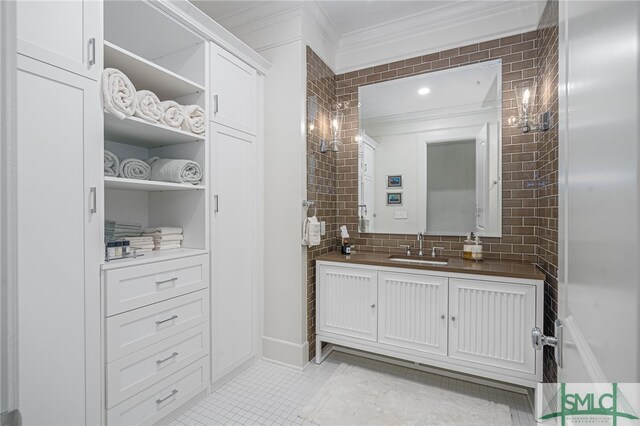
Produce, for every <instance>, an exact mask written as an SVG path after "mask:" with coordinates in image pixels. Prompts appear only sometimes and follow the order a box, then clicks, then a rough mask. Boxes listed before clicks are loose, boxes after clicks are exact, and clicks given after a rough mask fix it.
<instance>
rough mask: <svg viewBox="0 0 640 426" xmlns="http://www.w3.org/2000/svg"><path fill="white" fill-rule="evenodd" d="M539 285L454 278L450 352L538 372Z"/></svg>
mask: <svg viewBox="0 0 640 426" xmlns="http://www.w3.org/2000/svg"><path fill="white" fill-rule="evenodd" d="M535 297H536V287H535V286H533V285H526V284H508V283H503V282H488V281H480V280H476V279H453V278H452V279H450V280H449V316H450V321H449V357H450V358H452V359H459V360H465V361H471V362H477V363H480V364H484V365H490V366H493V367H500V368H504V369H508V370H513V371H521V372H524V373H530V374H534V373H535V355H536V352H535V351H534V350H532V349H531V343H530V341H531V329H532V328H533V327H535V326H536V312H535V308H536V300H535Z"/></svg>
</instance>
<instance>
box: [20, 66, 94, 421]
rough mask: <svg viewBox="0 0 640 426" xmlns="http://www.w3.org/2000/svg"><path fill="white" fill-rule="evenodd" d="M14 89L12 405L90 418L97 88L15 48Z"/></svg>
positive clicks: (65, 417)
mask: <svg viewBox="0 0 640 426" xmlns="http://www.w3.org/2000/svg"><path fill="white" fill-rule="evenodd" d="M17 96H18V101H17V118H18V144H17V147H18V153H17V154H18V167H17V170H18V172H17V174H18V176H17V181H18V202H17V208H18V247H17V252H18V277H19V281H18V291H19V294H18V315H19V318H18V323H19V324H20V326H19V331H18V339H17V340H18V342H19V344H18V351H19V360H18V361H19V362H18V365H19V372H18V377H19V378H20V387H19V399H20V410H21V411H22V417H23V422H24V424H99V423H100V418H101V417H100V412H101V408H100V407H101V403H100V395H101V384H100V375H101V364H100V360H101V351H100V347H101V337H100V275H99V271H100V266H99V265H100V259H101V254H102V253H103V252H104V248H103V247H104V246H103V245H102V228H103V226H104V222H103V219H102V217H101V214H100V213H98V212H100V211H101V203H102V202H101V199H102V197H101V193H102V190H101V185H100V184H99V182H100V179H101V170H102V163H103V162H102V138H103V135H102V111H101V110H102V108H101V103H100V88H99V84H98V83H97V82H95V81H92V80H89V79H87V78H83V77H80V76H78V75H76V74H73V73H70V72H67V71H64V70H62V69H60V68H56V67H52V66H50V65H47V64H44V63H43V62H39V61H36V60H33V59H30V58H26V57H24V56H22V55H18V81H17ZM92 187H93V188H95V192H94V191H92V190H91V188H92ZM93 211H97V212H96V213H93Z"/></svg>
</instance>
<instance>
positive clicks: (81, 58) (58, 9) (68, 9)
mask: <svg viewBox="0 0 640 426" xmlns="http://www.w3.org/2000/svg"><path fill="white" fill-rule="evenodd" d="M17 15H18V16H17V33H18V53H21V54H23V55H25V56H29V57H31V58H34V59H38V60H40V61H43V62H46V63H48V64H50V65H54V66H56V67H59V68H62V69H65V70H67V71H71V72H73V73H76V74H80V75H83V76H85V77H89V78H92V79H94V80H98V79H99V78H100V73H101V71H102V44H103V40H102V1H101V0H34V1H18V2H17Z"/></svg>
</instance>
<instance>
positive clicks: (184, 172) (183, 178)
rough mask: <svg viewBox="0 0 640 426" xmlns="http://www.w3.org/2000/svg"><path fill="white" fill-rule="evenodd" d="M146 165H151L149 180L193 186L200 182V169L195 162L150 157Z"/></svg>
mask: <svg viewBox="0 0 640 426" xmlns="http://www.w3.org/2000/svg"><path fill="white" fill-rule="evenodd" d="M147 163H148V164H150V165H151V180H159V181H163V182H175V183H191V184H193V185H197V184H199V183H200V182H201V181H202V169H201V168H200V165H199V164H198V163H196V162H195V161H191V160H173V159H168V158H167V159H163V158H159V157H151V158H149V159H148V160H147Z"/></svg>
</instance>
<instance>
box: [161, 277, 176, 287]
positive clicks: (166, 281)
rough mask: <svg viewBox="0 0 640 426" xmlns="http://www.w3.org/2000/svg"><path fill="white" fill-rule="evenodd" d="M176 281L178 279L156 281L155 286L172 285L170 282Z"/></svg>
mask: <svg viewBox="0 0 640 426" xmlns="http://www.w3.org/2000/svg"><path fill="white" fill-rule="evenodd" d="M177 280H178V278H171V279H168V280H163V281H156V285H162V284H167V283H172V282H174V281H177Z"/></svg>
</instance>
